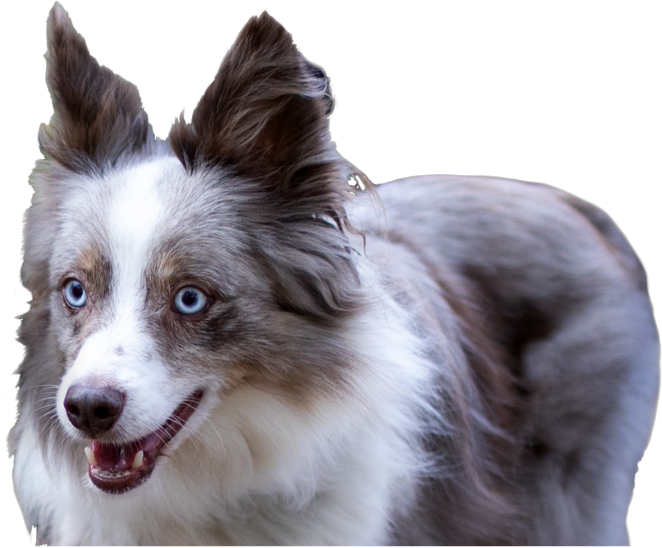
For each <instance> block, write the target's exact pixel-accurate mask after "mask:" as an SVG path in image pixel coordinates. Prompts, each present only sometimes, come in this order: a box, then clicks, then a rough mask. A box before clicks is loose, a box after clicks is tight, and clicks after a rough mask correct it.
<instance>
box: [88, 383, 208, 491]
mask: <svg viewBox="0 0 662 548" xmlns="http://www.w3.org/2000/svg"><path fill="white" fill-rule="evenodd" d="M203 394H204V390H198V391H197V392H194V393H193V394H191V395H190V396H188V397H187V398H186V399H185V400H184V401H183V402H182V403H180V404H179V406H178V407H177V409H175V411H174V412H173V414H172V415H170V417H169V418H168V420H167V421H166V422H165V423H164V424H163V425H161V426H160V427H159V428H158V429H156V430H155V431H154V432H151V433H150V434H147V435H146V436H145V437H143V438H141V439H139V440H135V441H132V442H129V443H125V444H119V445H118V444H113V443H102V442H100V441H98V440H92V441H91V442H90V447H86V448H85V455H86V456H87V460H88V461H89V468H88V474H89V476H90V480H91V481H92V483H93V484H94V485H96V486H97V487H98V488H99V489H101V490H102V491H105V492H106V493H123V492H125V491H128V490H130V489H133V488H134V487H137V486H138V485H140V484H141V483H143V482H144V481H145V480H147V479H148V478H149V476H150V475H151V474H152V471H153V470H154V466H155V464H156V458H157V457H158V456H159V455H160V453H161V450H162V449H163V447H165V445H166V444H167V443H168V442H169V441H170V440H171V439H173V438H174V437H175V436H176V435H177V433H178V432H179V431H180V430H181V429H182V428H183V427H184V425H185V424H186V422H187V421H188V419H189V418H190V417H191V415H192V414H193V413H194V412H195V410H196V409H197V407H198V404H199V403H200V400H201V399H202V396H203Z"/></svg>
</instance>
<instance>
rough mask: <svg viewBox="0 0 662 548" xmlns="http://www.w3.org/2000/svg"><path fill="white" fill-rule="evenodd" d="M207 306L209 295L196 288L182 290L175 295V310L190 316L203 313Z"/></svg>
mask: <svg viewBox="0 0 662 548" xmlns="http://www.w3.org/2000/svg"><path fill="white" fill-rule="evenodd" d="M205 306H207V295H205V294H204V293H203V292H202V291H200V290H199V289H196V288H195V287H185V288H183V289H180V290H179V291H178V292H177V295H175V310H176V311H177V312H179V313H180V314H184V315H186V316H190V315H191V314H197V313H198V312H201V311H202V310H203V309H204V308H205Z"/></svg>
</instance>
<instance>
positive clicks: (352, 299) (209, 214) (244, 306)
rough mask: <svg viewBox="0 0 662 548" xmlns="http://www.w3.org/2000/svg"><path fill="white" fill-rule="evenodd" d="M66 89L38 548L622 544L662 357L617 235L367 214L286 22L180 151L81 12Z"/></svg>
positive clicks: (32, 215)
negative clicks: (160, 132)
mask: <svg viewBox="0 0 662 548" xmlns="http://www.w3.org/2000/svg"><path fill="white" fill-rule="evenodd" d="M47 59H48V76H47V79H48V83H49V87H50V90H51V94H52V96H53V102H54V112H55V114H54V117H53V120H52V121H51V124H50V126H48V127H45V128H43V129H42V131H41V133H40V144H41V146H42V150H43V151H44V153H45V156H46V159H45V160H43V161H41V162H40V164H39V165H38V166H37V168H36V169H35V172H34V174H33V178H32V182H33V185H34V187H35V198H34V201H33V205H32V207H31V209H30V210H29V212H28V214H27V220H26V233H25V264H24V269H23V273H22V274H23V281H24V284H25V285H26V287H27V288H28V289H29V290H30V291H31V292H32V295H33V301H32V304H31V309H30V311H29V312H28V314H27V315H26V317H25V319H24V322H23V325H22V327H21V332H20V337H21V340H22V341H23V342H24V344H25V345H26V348H27V354H26V358H25V361H24V363H23V364H22V366H21V368H20V374H21V380H20V388H19V411H20V415H19V419H18V422H17V425H16V426H15V428H14V430H13V431H12V434H11V436H10V446H11V451H12V452H13V453H14V454H15V486H16V492H17V496H18V499H19V501H20V503H21V506H22V508H23V511H24V514H25V517H26V523H27V525H28V527H31V526H36V527H37V533H38V539H40V540H42V541H47V542H51V543H56V544H218V543H245V544H328V543H335V544H384V543H406V544H412V543H421V544H434V543H450V544H475V543H487V544H497V543H504V542H506V543H520V544H523V543H543V544H555V543H572V544H580V543H589V544H603V543H625V542H627V532H626V529H625V516H626V513H627V508H628V504H629V501H630V497H631V494H632V487H633V481H634V474H635V471H636V467H637V463H638V461H639V459H640V458H641V455H642V453H643V450H644V448H645V446H646V443H647V440H648V437H649V434H650V430H651V426H652V421H653V415H654V411H655V404H656V399H657V390H658V359H659V345H658V338H657V332H656V329H655V324H654V321H653V316H652V312H651V307H650V302H649V299H648V296H647V290H646V278H645V274H644V271H643V269H642V267H641V265H640V264H639V261H638V260H637V258H636V256H635V254H634V252H633V251H632V250H631V248H630V247H629V245H628V243H627V242H626V240H625V238H624V237H623V236H622V234H621V233H620V232H619V231H618V229H617V228H616V226H615V225H614V224H613V223H612V222H611V220H610V219H609V218H608V217H607V216H606V215H605V214H604V213H602V212H601V211H600V210H598V209H597V208H594V207H593V206H591V205H589V204H587V203H585V202H582V201H581V200H579V199H577V198H574V197H572V196H569V195H567V194H565V193H563V192H561V191H558V190H555V189H553V188H550V187H546V186H542V185H534V184H529V183H523V182H518V181H508V180H503V179H488V178H461V177H441V176H438V177H420V178H412V179H408V180H403V181H398V182H394V183H390V184H387V185H383V186H380V187H379V188H377V189H375V190H372V191H370V192H366V193H362V192H360V190H361V188H360V187H361V186H362V184H360V185H358V186H357V187H351V186H348V185H347V181H348V179H350V177H358V178H359V179H360V178H361V177H362V175H361V174H360V173H358V172H357V171H356V170H355V168H353V166H351V164H349V163H348V162H346V161H345V160H344V159H343V158H342V157H340V156H339V155H338V154H337V152H336V151H335V148H334V146H333V145H332V143H331V142H330V140H329V136H328V126H327V118H328V115H329V114H330V112H331V110H332V102H331V98H330V92H329V90H328V82H327V80H326V78H325V76H324V74H323V72H322V71H321V70H320V69H318V68H316V67H313V66H312V65H310V64H309V63H307V62H306V61H305V60H304V59H303V57H301V55H300V54H299V53H298V52H297V51H296V48H295V47H294V46H293V45H292V42H291V39H290V37H289V35H288V34H287V33H286V32H285V31H284V30H283V29H282V27H280V25H278V23H276V22H275V21H274V20H273V19H271V18H270V17H269V16H268V15H266V14H263V15H262V16H261V17H260V18H255V19H253V20H251V22H249V24H248V25H247V26H246V28H245V29H244V30H243V31H242V33H241V34H240V36H239V38H238V39H237V42H236V44H235V45H234V46H233V48H232V50H231V51H230V52H229V53H228V56H227V57H226V59H225V61H224V62H223V64H222V66H221V69H220V70H219V74H218V75H217V78H216V79H215V81H214V83H212V85H211V86H210V87H209V89H208V90H207V92H206V93H205V95H204V96H203V98H202V100H201V101H200V104H199V105H198V107H197V109H196V111H195V113H194V115H193V120H192V123H191V124H190V125H189V124H186V123H185V122H184V121H183V120H180V121H178V122H177V123H176V124H175V126H174V127H173V130H172V132H171V134H170V138H169V141H168V142H160V141H156V140H154V138H153V137H152V135H151V130H150V128H149V125H148V123H147V118H146V115H145V114H144V112H143V111H142V107H141V105H140V99H139V97H138V95H137V91H136V90H135V88H134V87H133V86H132V85H131V84H128V83H127V82H125V81H124V80H122V79H121V78H119V77H117V76H115V75H114V74H113V73H111V72H110V71H108V70H107V69H105V68H103V67H99V66H98V65H97V64H96V62H95V61H94V59H93V58H91V57H90V56H89V53H88V52H87V48H86V47H85V45H84V42H83V40H82V38H80V36H79V35H78V34H77V33H76V32H75V30H74V29H73V27H72V26H71V22H70V21H69V19H68V16H67V15H66V13H65V12H64V11H63V10H62V9H61V8H60V7H59V6H57V5H56V7H55V8H54V9H53V11H52V13H51V17H50V19H49V51H48V56H47ZM350 191H352V192H350ZM375 194H376V195H377V196H378V198H376V196H375ZM86 455H87V458H86Z"/></svg>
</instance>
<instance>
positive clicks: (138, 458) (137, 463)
mask: <svg viewBox="0 0 662 548" xmlns="http://www.w3.org/2000/svg"><path fill="white" fill-rule="evenodd" d="M144 454H145V453H143V452H142V451H138V452H137V453H136V456H135V457H134V458H133V464H132V465H131V470H135V469H136V468H138V467H139V466H142V463H143V455H144Z"/></svg>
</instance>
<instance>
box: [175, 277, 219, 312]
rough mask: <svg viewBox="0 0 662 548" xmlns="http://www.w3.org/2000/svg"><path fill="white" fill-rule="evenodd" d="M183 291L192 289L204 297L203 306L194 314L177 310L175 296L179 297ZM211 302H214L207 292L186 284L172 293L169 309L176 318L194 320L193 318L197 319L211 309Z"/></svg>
mask: <svg viewBox="0 0 662 548" xmlns="http://www.w3.org/2000/svg"><path fill="white" fill-rule="evenodd" d="M185 289H193V290H195V291H199V292H200V293H201V294H202V295H203V296H204V298H205V304H204V306H203V307H202V308H201V309H200V310H198V311H196V312H192V313H186V312H182V311H180V310H178V309H177V304H176V303H177V295H179V294H180V293H181V292H182V291H184V290H185ZM213 302H214V298H213V297H212V296H211V295H210V294H209V292H208V291H205V290H204V289H202V288H200V287H198V286H196V285H193V284H186V285H182V286H180V287H179V288H177V290H175V291H174V292H173V297H172V305H171V308H172V311H173V312H174V313H175V314H177V316H179V317H182V318H186V319H195V318H199V317H200V316H202V315H203V314H205V313H206V312H207V311H208V310H209V308H210V307H211V305H212V304H213Z"/></svg>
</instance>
